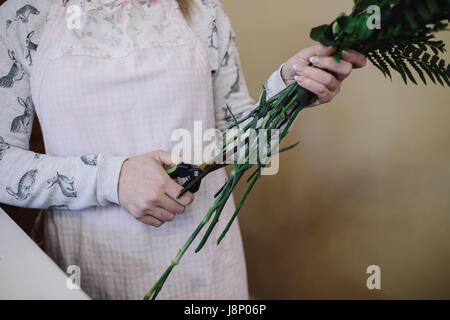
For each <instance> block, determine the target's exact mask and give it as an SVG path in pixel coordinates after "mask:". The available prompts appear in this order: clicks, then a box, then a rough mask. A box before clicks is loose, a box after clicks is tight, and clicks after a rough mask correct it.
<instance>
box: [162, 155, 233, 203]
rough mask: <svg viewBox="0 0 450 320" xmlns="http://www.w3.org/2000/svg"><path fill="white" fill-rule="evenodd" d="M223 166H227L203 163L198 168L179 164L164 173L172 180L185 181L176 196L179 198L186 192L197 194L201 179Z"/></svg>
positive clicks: (182, 163)
mask: <svg viewBox="0 0 450 320" xmlns="http://www.w3.org/2000/svg"><path fill="white" fill-rule="evenodd" d="M225 166H227V164H217V163H212V164H207V163H204V164H202V165H200V166H196V165H191V164H187V163H184V162H181V163H179V164H177V165H176V166H173V167H172V168H170V169H168V170H166V172H167V174H168V175H169V177H171V178H172V179H176V178H181V179H185V181H184V182H183V184H182V186H183V190H181V191H180V194H179V195H178V198H179V197H181V196H183V195H184V194H185V193H186V192H188V191H190V192H192V193H195V192H197V191H198V189H199V188H200V184H201V182H202V179H203V178H204V177H206V175H208V174H209V173H211V172H213V171H216V170H218V169H220V168H223V167H225Z"/></svg>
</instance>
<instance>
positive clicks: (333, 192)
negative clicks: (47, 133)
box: [0, 0, 450, 299]
mask: <svg viewBox="0 0 450 320" xmlns="http://www.w3.org/2000/svg"><path fill="white" fill-rule="evenodd" d="M2 2H3V1H0V3H2ZM222 4H223V5H224V7H225V9H226V10H227V12H228V14H229V16H230V19H231V21H232V23H233V26H234V29H235V31H236V33H237V41H238V44H239V48H240V54H241V61H242V65H243V69H244V73H245V75H246V80H247V84H248V87H249V89H250V93H251V95H252V96H253V97H254V98H257V97H258V96H259V94H260V90H261V86H262V84H263V83H264V82H265V81H266V79H267V78H268V77H269V75H270V74H271V73H272V72H273V71H274V70H275V69H276V68H278V67H279V66H280V65H281V63H282V62H284V61H285V60H287V59H288V58H289V57H290V56H292V55H293V54H295V53H296V52H297V51H299V50H300V49H302V48H305V47H308V46H311V45H313V44H314V42H313V41H312V40H310V39H309V31H310V29H311V28H312V27H315V26H317V25H320V24H323V23H329V22H331V21H332V20H333V19H334V18H335V17H336V16H337V15H338V14H339V13H340V12H343V11H347V12H348V11H349V10H350V8H351V6H352V1H351V0H340V1H330V0H314V1H307V0H303V1H298V0H277V1H273V0H272V1H269V0H245V1H243V0H222ZM441 39H442V40H445V41H446V42H447V44H448V45H450V34H449V33H448V32H446V33H445V32H444V33H443V34H442V35H441ZM443 57H444V58H446V59H447V60H448V61H450V54H446V55H443ZM449 124H450V90H449V89H448V88H447V89H444V88H442V87H439V86H433V85H429V86H428V87H425V86H424V85H419V86H418V87H416V86H414V85H410V86H408V87H406V86H404V85H403V83H402V81H401V79H400V78H399V77H397V76H395V77H394V81H393V82H392V83H391V82H390V81H389V80H386V79H385V78H384V77H383V76H382V74H381V73H380V72H379V71H378V70H377V69H375V68H374V67H372V66H371V65H368V66H367V67H366V68H365V69H364V70H358V71H355V72H354V74H353V75H352V77H351V78H349V79H348V80H346V82H345V84H344V86H343V90H342V93H341V94H340V95H339V96H338V97H337V98H336V99H335V100H334V101H333V102H332V103H330V104H328V105H325V106H321V107H317V108H314V109H309V110H305V111H303V112H302V113H301V117H300V119H299V120H298V121H297V123H296V127H295V129H294V130H293V131H292V132H291V133H290V135H289V137H288V139H287V141H286V142H285V143H286V145H288V144H291V143H294V142H296V141H298V140H299V141H300V142H301V144H300V146H299V147H297V148H296V149H294V150H291V151H289V152H288V153H285V154H283V155H282V156H281V163H280V172H279V174H278V175H276V176H266V177H264V178H263V179H262V180H260V181H259V182H258V185H257V187H256V188H255V189H254V191H253V192H252V194H251V196H250V197H249V199H248V200H247V204H246V206H245V207H244V208H243V210H242V211H241V213H240V225H241V231H242V234H243V239H244V246H245V252H246V258H247V269H248V277H249V288H250V292H251V295H252V296H253V297H254V298H259V299H381V298H384V299H431V298H436V299H449V298H450V275H447V272H448V270H449V269H450V125H449ZM30 148H31V149H32V150H34V151H37V152H44V148H43V144H42V138H41V133H40V130H39V123H38V120H37V119H35V123H34V128H33V135H32V138H31V142H30ZM244 187H245V185H242V186H241V187H240V189H239V190H238V191H237V192H236V194H235V198H236V199H238V198H239V197H240V196H241V195H242V193H243V191H244ZM2 207H3V208H4V209H5V211H7V212H8V213H9V214H10V215H11V216H12V217H13V219H14V220H15V221H16V222H18V223H19V224H20V226H21V227H22V228H23V229H24V230H25V231H27V232H28V233H30V231H31V226H32V223H33V221H34V218H35V217H36V213H37V211H36V210H29V209H21V208H13V207H9V206H5V205H2ZM369 265H378V266H380V268H381V290H368V289H367V287H366V280H367V277H368V276H369V275H368V274H366V268H367V267H368V266H369Z"/></svg>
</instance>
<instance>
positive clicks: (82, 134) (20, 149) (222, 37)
mask: <svg viewBox="0 0 450 320" xmlns="http://www.w3.org/2000/svg"><path fill="white" fill-rule="evenodd" d="M196 2H197V3H196V6H195V8H194V10H193V11H192V18H191V19H192V22H191V23H190V25H188V24H187V22H186V21H185V20H184V19H183V17H182V15H181V12H180V11H179V10H178V8H177V5H176V1H175V0H159V1H156V0H153V1H140V0H129V1H126V0H125V1H117V0H107V1H106V0H92V1H90V2H89V3H88V2H86V1H83V0H81V1H80V0H77V1H72V0H69V1H50V0H9V1H7V2H6V3H5V4H3V5H2V6H1V7H0V22H1V23H2V25H3V27H2V29H1V33H0V104H1V106H2V114H1V118H0V173H1V175H2V179H0V202H2V203H7V204H11V205H16V206H21V207H29V208H41V209H46V210H45V211H46V213H47V216H46V219H45V223H46V243H47V252H48V254H49V255H50V256H51V257H52V258H53V259H54V260H55V261H56V262H57V263H58V264H59V265H60V266H61V268H62V269H65V268H67V266H69V265H78V266H80V267H81V270H82V277H81V279H82V288H83V289H84V290H85V291H86V292H87V293H88V294H89V295H90V296H91V297H93V298H96V299H140V298H142V296H143V295H144V294H145V291H146V290H147V289H149V288H150V287H151V285H152V283H153V282H154V281H155V280H156V279H157V278H158V277H159V276H160V274H161V273H162V272H163V271H164V268H165V267H166V266H167V264H168V263H170V259H172V258H173V257H174V256H175V255H176V251H177V250H178V248H179V247H180V246H181V245H182V244H183V243H184V241H185V240H186V239H187V237H188V236H189V235H190V233H191V232H192V230H193V229H194V227H195V226H196V225H197V224H198V222H199V221H200V220H201V218H202V217H203V215H204V213H205V212H206V210H207V209H208V207H209V206H210V204H211V201H212V199H213V195H214V193H215V192H216V191H217V188H218V187H219V186H220V185H221V184H222V183H223V181H224V180H225V179H226V174H225V171H223V170H222V171H219V172H218V173H217V174H215V175H211V177H208V179H206V180H205V182H204V183H203V185H202V188H201V190H200V191H199V192H198V193H197V194H196V201H195V202H194V204H193V205H191V206H190V208H189V210H188V211H187V212H186V213H185V214H184V215H182V216H180V217H177V219H175V220H174V221H173V222H171V223H167V224H165V225H164V226H163V227H161V228H159V229H155V228H153V227H150V226H147V225H143V224H142V223H140V222H138V221H137V220H135V219H134V218H133V217H132V216H131V215H130V214H129V213H128V212H126V210H125V209H123V208H122V207H120V205H119V203H118V195H117V183H118V178H119V173H120V168H121V166H122V163H123V161H124V160H125V159H126V158H127V157H130V156H133V155H136V154H140V153H144V152H148V151H151V150H155V149H160V148H162V149H165V150H170V147H171V146H172V142H171V141H170V133H171V131H172V130H173V129H176V128H187V129H188V130H190V131H191V132H193V127H192V126H193V123H194V121H203V123H204V126H207V127H206V128H204V129H208V128H211V127H217V128H224V127H225V126H227V125H228V124H229V123H230V121H232V117H231V116H230V114H228V113H227V111H228V109H227V108H225V106H226V105H227V104H228V105H229V106H230V108H231V110H232V112H233V114H234V115H236V116H242V115H244V114H245V113H247V112H249V111H250V110H251V109H252V108H253V107H254V102H253V101H252V99H251V98H250V96H249V95H248V91H247V88H246V85H245V81H244V77H243V74H242V68H241V67H240V61H239V55H238V52H237V46H236V37H235V34H234V31H233V29H232V27H231V25H230V22H229V20H228V17H227V16H226V14H225V12H224V10H223V8H222V7H221V5H220V3H219V2H218V1H215V0H207V1H206V0H198V1H197V0H196ZM70 5H80V7H81V8H82V13H83V14H84V15H83V26H84V27H85V29H81V32H83V30H84V31H87V32H85V33H78V34H77V33H76V32H77V31H73V30H70V29H68V28H67V24H66V18H67V15H66V10H67V8H68V7H69V6H70ZM139 6H141V7H139ZM138 8H143V9H145V10H143V11H139V10H138ZM142 12H144V13H145V14H147V15H145V14H144V16H139V15H141V13H142ZM94 20H97V22H95V21H94ZM89 21H90V22H89ZM89 23H91V25H89ZM95 24H98V25H99V26H98V27H95V26H94V25H95ZM149 25H151V26H152V31H148V33H147V36H145V37H139V36H138V35H139V34H141V32H143V31H145V30H146V27H148V26H149ZM106 26H108V27H106ZM127 26H133V28H127ZM88 30H89V31H88ZM118 30H120V31H118ZM130 30H133V31H130ZM140 31H141V32H140ZM108 32H109V33H108ZM149 36H151V37H153V38H152V39H149ZM142 39H145V40H146V41H145V42H144V41H143V40H142ZM41 41H42V42H41ZM111 41H113V42H111ZM114 41H116V42H114ZM112 43H116V44H119V45H117V46H111V44H112ZM113 47H114V48H113ZM112 48H113V49H114V50H113V49H112ZM144 53H145V54H144ZM155 74H156V75H158V76H157V77H154V76H153V75H155ZM284 87H285V86H284V83H283V81H282V80H281V76H280V71H279V70H277V71H275V72H274V73H273V75H272V76H271V77H270V78H269V81H268V83H267V88H268V91H269V93H270V95H272V94H275V93H277V92H278V91H280V90H281V89H283V88H284ZM35 113H36V114H37V115H38V116H39V120H40V122H41V125H42V131H43V134H44V141H45V146H46V150H47V154H43V155H39V154H35V153H34V152H31V151H29V150H28V143H29V137H30V132H31V125H32V123H33V117H34V115H35ZM233 209H234V204H233V203H230V204H229V205H227V207H226V209H225V210H224V213H223V218H222V221H221V222H220V223H219V225H218V226H217V228H216V232H219V231H220V230H222V229H223V227H224V225H222V224H223V223H225V222H226V221H227V220H228V219H227V218H228V216H230V215H231V214H232V213H233ZM217 236H218V235H217V234H213V235H212V237H211V239H210V241H209V244H208V245H207V246H206V247H205V248H204V249H203V250H202V251H201V252H200V253H198V254H193V252H191V251H192V250H190V251H189V253H187V254H186V256H185V258H183V261H182V263H181V264H180V266H179V267H177V268H176V270H175V271H174V272H173V275H172V277H171V279H169V280H168V282H167V283H166V287H165V290H164V291H163V292H162V293H161V297H162V298H166V299H180V298H185V299H191V298H192V299H214V298H215V299H226V298H230V299H233V298H234V299H246V298H247V297H248V295H247V283H246V281H247V279H246V272H245V260H244V255H243V249H242V241H241V236H240V232H239V227H238V223H235V224H234V226H233V228H232V229H231V230H230V233H229V235H228V236H227V240H226V241H223V242H222V244H221V247H222V248H220V250H217V248H216V245H215V239H216V238H217ZM194 245H195V243H194Z"/></svg>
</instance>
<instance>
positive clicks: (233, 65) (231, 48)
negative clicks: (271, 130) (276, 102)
mask: <svg viewBox="0 0 450 320" xmlns="http://www.w3.org/2000/svg"><path fill="white" fill-rule="evenodd" d="M199 5H200V4H199ZM201 5H203V6H204V10H205V11H206V12H207V13H206V16H207V19H209V21H208V22H207V23H206V24H207V25H208V27H207V28H206V29H207V32H206V33H207V36H206V42H207V45H208V50H209V57H210V63H211V69H212V77H213V89H214V106H215V117H216V127H217V128H218V129H224V128H226V127H227V126H229V125H230V124H232V123H233V115H234V116H235V117H236V118H237V119H239V118H240V117H242V116H244V115H245V114H247V113H248V112H250V111H251V110H252V109H253V108H255V101H254V100H253V99H252V98H251V97H250V95H249V92H248V89H247V85H246V82H245V78H244V74H243V72H242V67H241V62H240V57H239V52H238V46H237V42H236V34H235V32H234V30H233V28H232V25H231V23H230V20H229V18H228V16H227V14H226V12H225V11H224V9H223V7H222V5H221V3H220V1H218V0H214V1H202V3H201ZM208 16H209V17H208ZM280 71H281V67H280V68H279V69H277V70H276V71H275V72H274V73H273V74H272V75H271V76H270V78H269V80H268V81H267V83H266V89H267V97H268V98H270V97H272V96H273V95H275V94H277V93H278V92H280V91H281V90H283V89H285V88H286V85H285V83H284V81H283V79H282V78H281V73H280ZM227 106H228V108H229V109H228V108H227ZM229 110H231V112H232V113H233V115H231V114H230V111H229Z"/></svg>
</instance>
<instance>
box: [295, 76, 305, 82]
mask: <svg viewBox="0 0 450 320" xmlns="http://www.w3.org/2000/svg"><path fill="white" fill-rule="evenodd" d="M294 79H295V81H297V82H303V81H304V80H305V78H303V77H302V76H295V77H294Z"/></svg>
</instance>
